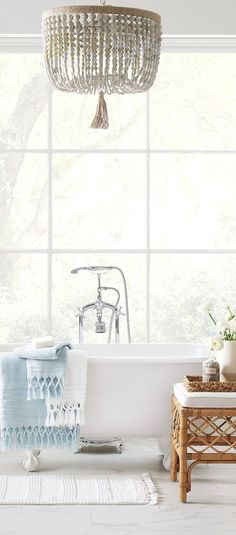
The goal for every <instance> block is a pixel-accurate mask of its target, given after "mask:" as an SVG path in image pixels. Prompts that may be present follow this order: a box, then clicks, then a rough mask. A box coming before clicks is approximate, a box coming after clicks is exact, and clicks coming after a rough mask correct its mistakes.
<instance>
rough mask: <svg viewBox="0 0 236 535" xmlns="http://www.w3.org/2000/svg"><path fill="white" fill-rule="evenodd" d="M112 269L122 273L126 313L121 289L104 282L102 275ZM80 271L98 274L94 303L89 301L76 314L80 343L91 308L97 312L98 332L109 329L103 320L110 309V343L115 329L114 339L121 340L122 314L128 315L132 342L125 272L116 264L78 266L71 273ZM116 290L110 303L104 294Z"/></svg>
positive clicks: (116, 341)
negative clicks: (86, 316)
mask: <svg viewBox="0 0 236 535" xmlns="http://www.w3.org/2000/svg"><path fill="white" fill-rule="evenodd" d="M111 270H113V271H114V270H116V271H118V272H119V273H120V276H121V281H122V285H123V288H124V298H125V314H124V313H123V312H122V307H121V306H120V295H121V294H120V290H118V289H117V288H115V287H114V286H105V285H103V284H102V282H101V279H102V276H104V275H106V273H108V272H109V271H111ZM80 271H89V272H90V273H91V274H93V275H96V276H97V296H96V298H95V300H94V301H93V302H92V303H88V304H86V305H84V306H82V307H78V309H77V314H76V316H77V317H78V318H79V342H80V344H83V343H84V319H85V314H86V312H88V311H89V310H94V311H95V313H96V321H95V332H96V333H97V334H103V333H105V332H106V331H107V327H106V324H105V321H104V320H103V312H104V310H106V309H108V310H109V311H110V312H111V314H110V321H109V327H108V343H109V344H110V343H111V341H112V333H113V330H114V331H115V336H114V341H115V343H116V344H118V343H119V342H120V316H121V315H125V316H126V328H127V339H128V342H129V343H131V334H130V321H129V303H128V291H127V284H126V279H125V275H124V272H123V271H122V269H121V268H119V267H116V266H85V267H77V268H74V269H72V271H71V273H72V274H73V275H76V274H78V273H79V272H80ZM107 291H110V292H114V295H115V299H114V302H113V303H108V302H107V301H106V300H104V298H103V295H104V294H105V293H106V292H107Z"/></svg>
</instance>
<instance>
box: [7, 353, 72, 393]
mask: <svg viewBox="0 0 236 535" xmlns="http://www.w3.org/2000/svg"><path fill="white" fill-rule="evenodd" d="M71 348H72V346H71V344H70V343H69V342H61V343H60V344H57V345H56V346H54V347H47V348H46V347H45V348H41V349H35V348H34V346H33V345H32V344H29V345H26V346H23V347H18V348H16V349H14V353H15V355H16V356H17V357H19V358H20V359H26V360H27V382H28V393H27V399H28V400H33V399H47V398H49V397H54V398H57V397H61V396H62V394H63V388H64V380H65V372H66V351H67V349H71Z"/></svg>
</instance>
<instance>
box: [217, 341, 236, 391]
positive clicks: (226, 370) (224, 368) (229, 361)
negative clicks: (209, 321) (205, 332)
mask: <svg viewBox="0 0 236 535" xmlns="http://www.w3.org/2000/svg"><path fill="white" fill-rule="evenodd" d="M216 353H217V360H218V362H219V364H220V378H221V381H236V341H235V342H228V341H227V340H224V347H223V348H222V349H221V350H220V351H217V352H216Z"/></svg>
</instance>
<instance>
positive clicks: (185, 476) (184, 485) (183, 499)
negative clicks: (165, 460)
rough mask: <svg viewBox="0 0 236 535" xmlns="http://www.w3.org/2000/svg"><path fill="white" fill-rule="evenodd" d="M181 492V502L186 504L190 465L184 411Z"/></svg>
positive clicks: (181, 445)
mask: <svg viewBox="0 0 236 535" xmlns="http://www.w3.org/2000/svg"><path fill="white" fill-rule="evenodd" d="M179 492H180V501H181V502H183V503H185V502H186V499H187V492H188V463H187V417H186V415H185V413H184V410H183V411H181V415H180V433H179Z"/></svg>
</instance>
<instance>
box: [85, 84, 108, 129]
mask: <svg viewBox="0 0 236 535" xmlns="http://www.w3.org/2000/svg"><path fill="white" fill-rule="evenodd" d="M90 128H103V129H104V130H105V129H107V128H109V118H108V112H107V104H106V101H105V98H104V92H103V91H99V98H98V103H97V109H96V113H95V117H94V119H93V122H92V124H91V127H90Z"/></svg>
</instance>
